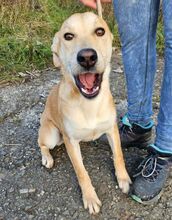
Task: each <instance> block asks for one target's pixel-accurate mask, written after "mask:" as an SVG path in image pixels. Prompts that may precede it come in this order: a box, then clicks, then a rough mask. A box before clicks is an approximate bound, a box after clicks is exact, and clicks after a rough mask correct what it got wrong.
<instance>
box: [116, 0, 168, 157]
mask: <svg viewBox="0 0 172 220" xmlns="http://www.w3.org/2000/svg"><path fill="white" fill-rule="evenodd" d="M113 3H114V12H115V16H116V19H117V23H118V29H119V34H120V39H121V45H122V55H123V64H124V72H125V77H126V82H127V95H128V98H127V99H128V112H127V116H128V118H129V121H130V123H137V124H140V125H142V126H144V125H146V124H148V123H149V122H150V120H151V116H152V114H153V112H152V92H153V87H154V77H155V73H156V28H157V21H158V13H159V5H160V0H114V1H113ZM162 4H163V16H164V35H165V57H164V58H165V68H164V78H163V84H162V89H161V100H160V110H159V115H158V125H157V129H156V140H155V145H156V147H157V148H158V149H160V150H161V151H163V150H164V151H168V152H171V153H172V1H171V0H162Z"/></svg>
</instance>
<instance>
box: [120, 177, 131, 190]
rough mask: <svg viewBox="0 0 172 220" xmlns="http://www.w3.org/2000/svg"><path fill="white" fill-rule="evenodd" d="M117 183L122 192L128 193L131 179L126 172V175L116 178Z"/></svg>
mask: <svg viewBox="0 0 172 220" xmlns="http://www.w3.org/2000/svg"><path fill="white" fill-rule="evenodd" d="M118 184H119V188H120V189H121V190H122V192H123V193H128V191H129V189H130V184H131V179H130V177H129V176H128V174H127V175H126V177H122V178H118Z"/></svg>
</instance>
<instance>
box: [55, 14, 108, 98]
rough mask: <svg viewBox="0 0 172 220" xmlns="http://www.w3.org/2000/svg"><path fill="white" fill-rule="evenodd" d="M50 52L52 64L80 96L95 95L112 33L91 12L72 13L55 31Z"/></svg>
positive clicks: (90, 96)
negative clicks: (65, 75) (72, 84)
mask: <svg viewBox="0 0 172 220" xmlns="http://www.w3.org/2000/svg"><path fill="white" fill-rule="evenodd" d="M52 52H53V62H54V65H55V66H56V67H60V66H61V67H62V69H63V70H64V71H62V72H63V73H66V74H68V77H69V78H70V80H71V81H72V82H73V83H74V85H75V86H76V87H77V88H78V89H79V91H80V92H81V94H82V95H83V96H85V97H86V98H93V97H95V96H97V95H98V93H99V91H100V88H101V83H102V79H103V74H105V73H106V72H107V71H106V70H107V68H109V64H110V59H111V52H112V34H111V32H110V31H109V28H108V26H107V24H106V22H105V21H104V20H103V19H101V18H100V17H98V16H97V15H95V14H93V13H91V12H86V13H82V14H79V13H78V14H74V15H72V16H71V17H69V18H68V19H67V20H66V21H65V22H64V23H63V25H62V27H61V29H60V30H59V32H57V33H56V34H55V37H54V40H53V44H52Z"/></svg>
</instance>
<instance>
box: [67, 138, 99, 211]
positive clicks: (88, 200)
mask: <svg viewBox="0 0 172 220" xmlns="http://www.w3.org/2000/svg"><path fill="white" fill-rule="evenodd" d="M63 138H64V143H65V146H66V149H67V152H68V155H69V157H70V160H71V162H72V165H73V167H74V170H75V173H76V175H77V178H78V181H79V185H80V187H81V190H82V197H83V203H84V207H85V209H87V208H88V209H89V212H90V214H96V213H98V212H99V211H100V206H101V202H100V200H99V198H98V196H97V194H96V192H95V190H94V187H93V186H92V184H91V180H90V177H89V175H88V173H87V171H86V169H85V167H84V164H83V161H82V156H81V151H80V146H79V143H78V141H75V140H71V139H69V138H68V137H66V136H64V137H63Z"/></svg>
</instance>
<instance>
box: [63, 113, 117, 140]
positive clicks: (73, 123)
mask: <svg viewBox="0 0 172 220" xmlns="http://www.w3.org/2000/svg"><path fill="white" fill-rule="evenodd" d="M114 123H115V114H101V115H100V116H96V115H91V116H90V114H88V115H83V114H82V113H80V112H78V114H77V113H76V114H75V116H74V117H73V118H66V120H65V123H64V125H65V130H66V132H67V134H68V135H69V137H71V138H74V139H76V140H80V141H91V140H95V139H97V138H99V137H100V136H101V135H102V134H104V133H106V132H107V131H108V130H109V129H110V128H111V127H112V126H113V125H114Z"/></svg>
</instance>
